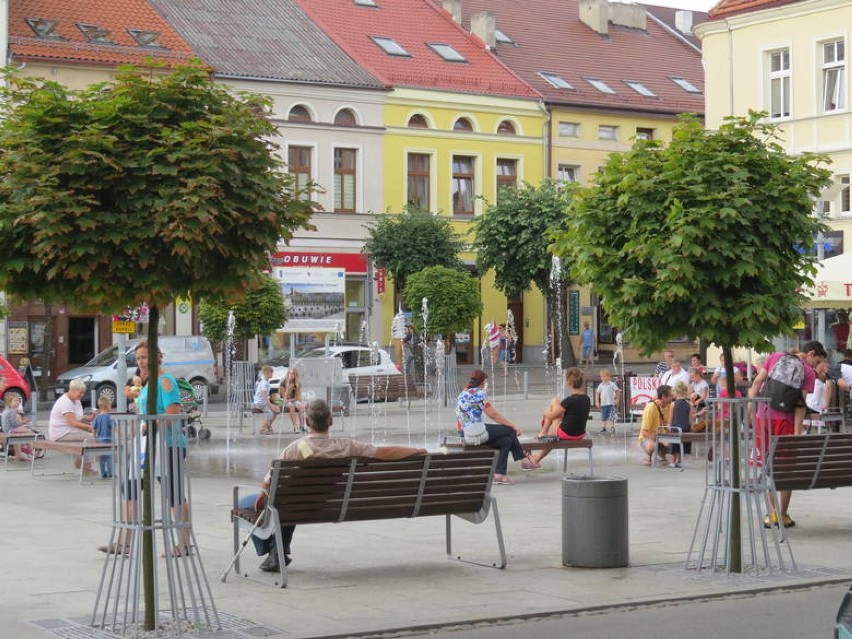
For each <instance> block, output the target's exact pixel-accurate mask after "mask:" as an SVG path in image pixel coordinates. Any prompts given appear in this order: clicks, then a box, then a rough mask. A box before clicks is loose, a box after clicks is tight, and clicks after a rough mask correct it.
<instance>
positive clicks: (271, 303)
mask: <svg viewBox="0 0 852 639" xmlns="http://www.w3.org/2000/svg"><path fill="white" fill-rule="evenodd" d="M231 311H233V313H234V337H236V338H237V339H240V340H247V339H251V338H253V337H255V336H256V335H269V333H271V332H272V331H274V330H275V329H276V328H279V327H281V326H283V325H284V323H285V322H286V321H287V309H286V308H285V306H284V297H283V296H282V295H281V288H280V286H279V284H278V282H277V281H276V280H274V279H273V278H271V277H269V276H268V275H264V276H263V277H262V278H261V280H260V282H259V283H258V284H257V285H256V286H253V287H252V288H250V289H248V290H247V291H246V292H245V295H244V296H243V298H242V299H241V300H239V301H236V302H228V301H226V300H224V299H222V298H219V299H205V300H201V302H200V303H199V304H198V319H199V320H201V332H202V333H203V334H204V336H205V337H206V338H207V339H209V340H210V341H211V342H213V343H215V344H217V345H220V346H221V345H222V344H223V343H224V342H225V340H226V339H227V337H228V313H230V312H231Z"/></svg>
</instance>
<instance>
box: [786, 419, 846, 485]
mask: <svg viewBox="0 0 852 639" xmlns="http://www.w3.org/2000/svg"><path fill="white" fill-rule="evenodd" d="M770 469H771V473H772V481H773V484H774V486H775V489H776V490H810V489H816V488H839V487H842V486H852V434H847V433H825V434H819V435H786V436H782V437H778V438H776V439H775V440H774V441H773V448H772V459H771V463H770Z"/></svg>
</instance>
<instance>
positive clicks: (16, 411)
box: [0, 394, 35, 462]
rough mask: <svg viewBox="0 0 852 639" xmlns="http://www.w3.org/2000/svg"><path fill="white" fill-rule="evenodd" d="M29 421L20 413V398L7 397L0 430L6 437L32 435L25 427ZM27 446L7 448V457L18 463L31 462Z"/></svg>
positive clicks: (30, 430)
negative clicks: (9, 456) (10, 456)
mask: <svg viewBox="0 0 852 639" xmlns="http://www.w3.org/2000/svg"><path fill="white" fill-rule="evenodd" d="M28 423H29V419H28V418H26V417H25V416H24V415H23V414H22V413H21V398H20V397H18V396H17V395H14V394H12V395H9V397H8V398H7V399H6V409H5V410H4V411H3V428H2V429H0V430H2V431H3V432H4V433H6V434H7V435H34V434H35V433H34V432H33V431H32V429H30V428H28V427H27V424H28ZM32 452H33V451H32V448H30V447H29V446H9V449H8V450H7V451H6V454H7V455H13V456H14V457H15V459H17V460H18V461H25V462H28V461H32V459H31V458H30V457H29V455H31V454H32Z"/></svg>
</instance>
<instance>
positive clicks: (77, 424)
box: [47, 377, 95, 473]
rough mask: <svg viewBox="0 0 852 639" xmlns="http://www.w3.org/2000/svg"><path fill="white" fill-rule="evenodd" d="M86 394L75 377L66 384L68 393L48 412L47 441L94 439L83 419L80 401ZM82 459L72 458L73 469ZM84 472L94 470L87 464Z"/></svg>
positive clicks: (82, 384)
mask: <svg viewBox="0 0 852 639" xmlns="http://www.w3.org/2000/svg"><path fill="white" fill-rule="evenodd" d="M85 392H86V383H85V382H84V381H83V380H82V379H80V378H79V377H75V378H74V379H72V380H71V383H70V384H68V391H67V392H65V393H64V394H62V395H60V396H59V399H57V400H56V403H54V404H53V408H52V409H51V411H50V419H49V421H48V424H47V436H48V439H50V440H52V441H55V442H62V441H65V442H68V441H83V440H84V439H89V438H90V437H94V433H95V431H94V429H93V428H92V425H91V424H90V423H88V422H87V421H84V417H83V404H81V403H80V399H81V398H82V397H83V394H84V393H85ZM81 463H82V457H80V456H75V457H74V468H79V467H80V464H81ZM85 471H86V472H91V473H94V472H95V469H94V468H93V467H92V466H91V464H87V465H86V468H85Z"/></svg>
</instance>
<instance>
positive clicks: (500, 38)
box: [494, 29, 515, 44]
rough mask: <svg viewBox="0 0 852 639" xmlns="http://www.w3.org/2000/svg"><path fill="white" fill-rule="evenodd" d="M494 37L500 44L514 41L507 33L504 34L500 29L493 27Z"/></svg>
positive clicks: (513, 42)
mask: <svg viewBox="0 0 852 639" xmlns="http://www.w3.org/2000/svg"><path fill="white" fill-rule="evenodd" d="M494 39H495V40H496V41H497V42H499V43H500V44H515V41H514V40H512V38H510V37H509V36H507V35H506V34H505V33H503V32H502V31H500V29H495V30H494Z"/></svg>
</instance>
